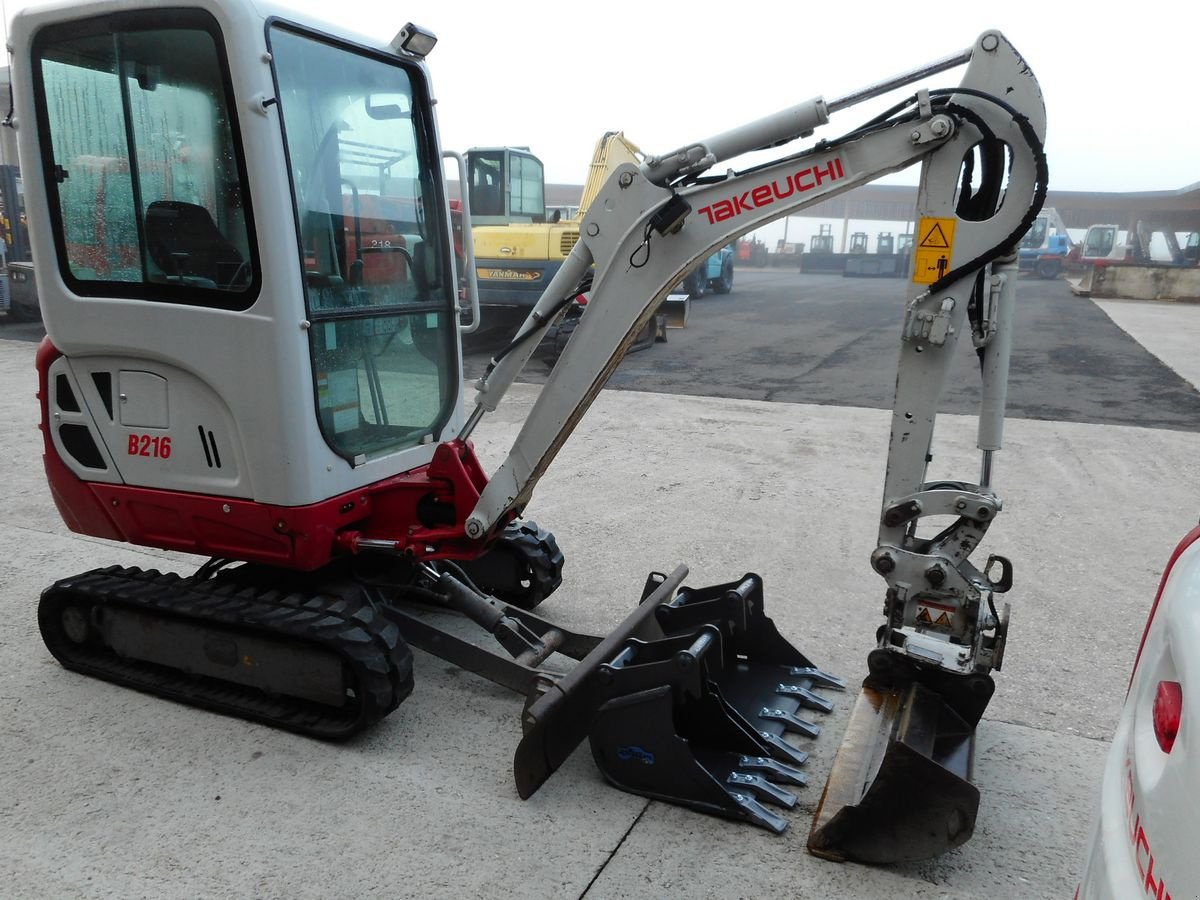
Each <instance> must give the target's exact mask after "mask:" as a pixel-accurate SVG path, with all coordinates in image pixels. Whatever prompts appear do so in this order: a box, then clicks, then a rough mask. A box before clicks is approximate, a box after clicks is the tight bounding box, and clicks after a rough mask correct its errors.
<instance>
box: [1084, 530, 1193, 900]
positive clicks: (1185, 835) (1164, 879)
mask: <svg viewBox="0 0 1200 900" xmlns="http://www.w3.org/2000/svg"><path fill="white" fill-rule="evenodd" d="M1076 897H1077V898H1078V900H1137V898H1154V900H1172V898H1173V900H1193V898H1197V897H1200V527H1197V528H1195V529H1193V530H1192V532H1191V533H1190V534H1188V536H1187V537H1185V538H1184V539H1183V540H1182V541H1181V542H1180V543H1179V546H1178V547H1177V548H1176V549H1175V552H1174V553H1173V554H1172V555H1171V559H1170V561H1169V562H1168V563H1167V570H1166V572H1164V573H1163V577H1162V581H1161V582H1160V583H1159V588H1158V596H1157V597H1156V598H1155V600H1154V605H1153V606H1152V607H1151V609H1150V617H1149V619H1148V620H1147V622H1146V630H1145V633H1144V634H1143V635H1142V643H1141V646H1140V647H1139V648H1138V655H1137V658H1136V660H1135V661H1134V664H1133V677H1132V679H1131V681H1130V685H1129V693H1128V695H1127V696H1126V699H1125V708H1124V710H1123V711H1122V713H1121V719H1120V722H1119V723H1118V725H1117V730H1116V734H1115V735H1114V736H1113V742H1112V749H1111V750H1110V751H1109V754H1108V761H1107V762H1106V763H1105V767H1104V776H1103V779H1102V782H1101V796H1100V809H1099V814H1098V819H1097V823H1096V827H1095V830H1094V832H1093V834H1092V840H1091V844H1090V847H1089V849H1088V855H1087V860H1086V863H1085V866H1084V871H1083V880H1082V883H1081V884H1080V886H1079V890H1078V891H1077V892H1076Z"/></svg>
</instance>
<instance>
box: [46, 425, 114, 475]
mask: <svg viewBox="0 0 1200 900" xmlns="http://www.w3.org/2000/svg"><path fill="white" fill-rule="evenodd" d="M58 436H59V439H60V440H62V445H63V449H64V450H66V451H67V453H69V454H70V455H71V458H72V459H74V460H75V461H76V462H77V463H79V464H80V465H81V466H83V467H85V468H88V469H101V470H106V469H108V466H107V465H105V463H104V457H103V456H102V455H101V453H100V448H99V447H97V446H96V441H95V439H94V438H93V437H92V433H91V432H90V431H88V427H87V426H86V425H73V424H63V425H59V426H58Z"/></svg>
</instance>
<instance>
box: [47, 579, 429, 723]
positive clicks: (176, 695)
mask: <svg viewBox="0 0 1200 900" xmlns="http://www.w3.org/2000/svg"><path fill="white" fill-rule="evenodd" d="M337 587H338V589H339V591H340V594H341V595H340V596H338V595H335V594H333V593H331V592H330V591H326V590H323V591H321V592H320V593H315V592H299V591H291V592H287V591H281V590H272V589H264V588H263V587H261V586H254V585H253V584H250V585H247V584H243V583H240V582H239V581H238V579H237V572H236V570H235V571H233V572H230V573H222V575H221V576H220V577H218V578H216V579H212V580H205V581H202V580H196V579H194V578H182V577H180V576H179V575H176V574H171V573H160V572H157V571H154V570H142V569H138V568H123V567H121V566H111V567H109V568H106V569H94V570H92V571H90V572H85V573H83V574H81V575H76V576H73V577H71V578H65V579H62V580H61V581H58V582H56V583H55V584H54V585H52V586H51V587H49V588H47V589H46V590H45V591H43V592H42V598H41V603H40V605H39V607H38V625H39V627H40V628H41V631H42V638H43V640H45V642H46V646H47V647H48V648H49V649H50V652H51V653H53V654H54V656H55V657H56V658H57V659H58V661H59V662H60V663H62V665H63V666H64V667H66V668H68V669H71V670H73V671H76V672H81V673H83V674H86V675H91V676H94V677H96V678H101V679H103V680H105V681H110V682H113V683H115V684H119V685H123V686H126V687H131V688H135V689H137V690H140V691H145V692H147V693H151V694H155V695H157V696H160V697H166V698H168V699H171V700H176V701H178V702H181V703H187V704H190V705H193V706H200V707H204V708H206V709H211V710H214V711H216V712H221V713H225V714H227V715H234V716H239V717H241V718H245V719H251V720H253V721H258V722H264V723H266V724H269V725H273V726H275V727H277V728H283V729H286V730H288V731H294V732H296V733H298V734H303V735H308V736H310V737H316V738H321V739H325V740H344V739H346V738H349V737H350V736H352V735H354V734H356V733H358V732H360V731H362V730H363V729H365V728H367V727H369V726H370V725H372V724H373V723H375V722H377V721H379V720H380V719H382V718H383V717H384V716H386V715H387V714H388V713H390V712H391V711H392V710H393V709H395V708H396V707H397V706H399V705H400V702H401V701H402V700H404V698H405V697H407V696H408V695H409V694H410V693H411V692H412V686H413V676H412V651H411V650H410V649H409V647H408V645H407V644H406V643H405V642H404V640H403V638H402V637H401V635H400V630H399V628H397V627H396V625H395V623H393V622H391V621H389V620H388V619H387V618H386V617H385V616H384V615H382V614H381V613H380V612H378V611H377V610H376V609H375V608H374V607H373V606H372V605H371V604H370V603H369V602H368V601H367V599H366V598H365V596H363V593H362V591H361V589H360V588H358V587H356V586H355V585H353V584H342V585H338V586H337ZM70 603H76V604H83V605H86V606H89V607H95V606H102V607H103V606H108V607H116V606H120V607H124V608H127V609H131V610H137V611H141V612H143V613H146V614H150V615H156V616H162V617H164V618H170V619H174V620H176V621H183V622H187V621H189V620H191V621H193V622H197V623H199V624H201V625H213V626H219V627H221V628H225V629H229V630H232V631H234V632H239V631H240V632H242V633H247V634H255V635H257V636H260V637H264V636H265V637H279V638H283V639H286V640H289V641H301V642H304V643H308V644H312V645H315V646H316V647H318V648H320V649H322V650H325V651H328V652H332V653H334V654H335V655H337V656H339V657H340V658H341V659H342V660H343V662H344V663H345V665H346V666H348V668H349V670H350V672H351V674H352V676H353V682H352V684H353V686H354V691H355V696H356V698H357V702H352V703H349V704H348V705H347V706H346V707H345V708H344V709H336V708H334V707H329V706H324V705H322V704H317V703H313V702H311V701H308V700H302V699H298V698H291V697H287V696H283V695H278V694H274V695H268V694H267V693H265V692H263V691H260V690H256V689H254V688H250V687H245V686H243V685H239V684H235V683H231V682H225V681H221V680H219V679H217V678H213V677H207V676H194V675H189V674H187V673H186V672H183V671H180V670H173V669H170V668H167V667H165V666H161V665H155V664H153V663H145V662H141V663H139V662H136V661H128V660H124V659H122V658H120V657H119V656H117V654H116V653H115V652H113V651H112V650H109V649H108V648H105V647H102V646H99V645H94V644H92V643H90V642H89V643H87V644H84V645H80V644H76V643H74V642H73V641H71V640H70V639H69V638H67V637H66V635H65V634H64V633H63V630H62V625H61V622H62V615H61V611H62V609H63V608H64V607H65V606H67V605H68V604H70Z"/></svg>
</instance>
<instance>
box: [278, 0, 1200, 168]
mask: <svg viewBox="0 0 1200 900" xmlns="http://www.w3.org/2000/svg"><path fill="white" fill-rule="evenodd" d="M295 3H296V5H297V6H299V5H301V4H303V5H304V6H305V7H307V8H308V9H310V10H314V11H318V12H319V11H320V10H321V8H322V7H324V8H325V9H326V10H328V9H329V3H330V0H295ZM976 6H978V7H979V9H978V10H977V9H976ZM985 7H986V9H985ZM336 8H337V10H338V11H339V14H340V15H342V16H344V17H345V21H348V22H353V23H354V25H355V27H356V28H358V29H360V30H371V31H375V32H379V33H382V34H383V35H384V37H385V38H390V37H391V35H392V34H393V33H394V32H395V31H396V30H398V28H399V27H400V26H401V25H403V24H404V22H405V21H407V20H412V21H414V22H416V23H418V24H420V25H423V26H425V27H427V28H429V29H431V30H432V31H433V32H434V33H435V34H437V36H438V38H439V43H438V46H437V47H436V48H435V50H434V52H433V53H432V54H431V55H430V57H429V65H430V68H431V71H432V76H433V78H434V87H435V90H436V93H437V96H438V98H439V100H440V104H439V107H438V108H439V118H440V123H441V129H442V139H443V143H444V144H445V145H446V146H447V147H451V148H454V149H459V150H463V149H466V148H467V147H469V146H481V145H496V144H514V145H526V146H528V147H529V148H530V149H531V150H533V152H534V153H536V154H537V155H538V156H539V157H541V159H542V160H543V162H544V163H545V165H546V176H547V180H548V181H551V182H567V183H581V182H582V181H583V179H584V176H585V174H586V167H587V163H588V161H589V160H590V159H591V154H592V148H593V146H594V144H595V142H596V140H597V138H599V137H600V136H601V135H602V134H603V133H604V132H605V131H610V130H620V131H624V132H625V135H626V137H628V138H629V139H631V140H632V141H633V142H634V143H636V144H637V145H638V146H640V147H641V148H642V149H643V150H644V151H647V152H650V153H663V152H666V151H668V150H671V149H674V148H675V147H678V146H680V145H682V144H685V143H687V142H689V141H693V140H697V139H700V138H704V137H708V136H710V135H712V134H715V133H718V132H720V131H724V130H727V129H728V128H731V127H734V126H736V125H738V124H741V123H743V122H747V121H750V120H752V119H755V118H758V117H759V116H762V115H766V114H768V113H771V112H774V111H776V110H778V109H783V108H786V107H788V106H791V105H793V104H795V103H797V102H798V101H801V100H805V99H808V98H809V97H812V96H815V95H822V96H824V97H826V98H828V99H832V98H835V97H839V96H843V95H845V94H847V93H850V92H851V91H853V90H854V89H856V88H859V87H862V86H863V85H866V84H871V83H874V82H877V81H879V80H881V79H883V78H886V77H888V76H890V75H893V74H897V73H900V72H903V71H907V70H910V69H913V68H916V67H918V66H920V65H921V64H923V63H926V62H930V61H933V60H935V59H939V58H942V57H944V56H947V55H949V54H951V53H954V52H956V51H958V50H961V49H964V48H966V47H968V46H970V45H971V44H972V42H973V41H974V39H975V38H976V37H977V36H978V35H979V34H980V33H981V32H983V31H985V30H987V29H990V28H998V29H1000V30H1001V31H1003V32H1004V33H1005V34H1006V35H1007V36H1008V38H1009V39H1010V40H1011V41H1012V42H1013V44H1014V45H1015V46H1016V47H1017V49H1018V50H1019V51H1020V52H1021V53H1022V55H1023V56H1024V57H1025V59H1026V60H1027V61H1028V62H1029V63H1030V65H1031V66H1032V68H1033V70H1034V72H1035V74H1036V75H1037V77H1038V80H1039V81H1040V83H1041V85H1042V90H1043V92H1044V94H1045V98H1046V107H1047V120H1048V134H1047V151H1048V156H1049V161H1050V186H1051V187H1052V188H1057V189H1060V190H1112V191H1133V190H1174V189H1177V188H1181V187H1184V186H1186V185H1189V184H1193V183H1195V182H1198V181H1200V113H1198V112H1197V107H1196V94H1195V85H1196V66H1197V58H1198V56H1200V54H1198V52H1197V49H1196V37H1197V35H1198V34H1200V7H1197V5H1196V4H1195V3H1194V2H1190V0H1166V2H1156V3H1146V4H1144V5H1139V4H1130V3H1122V4H1112V5H1110V4H1108V3H1105V2H1101V0H1092V2H1090V3H1089V2H1084V0H1068V2H1062V0H1060V2H1053V0H1038V2H1030V0H1019V2H1010V3H1007V4H1005V3H989V4H986V5H985V4H974V3H970V2H967V3H943V2H930V0H924V2H917V3H913V2H900V0H892V2H887V3H877V2H854V0H849V2H846V0H842V2H829V0H827V2H809V3H797V2H791V3H765V2H758V3H755V2H743V3H737V2H734V3H725V4H720V5H710V4H702V3H691V4H688V3H682V2H678V0H676V2H671V3H661V2H659V3H656V2H626V0H612V2H609V3H602V4H586V3H573V2H570V0H558V2H553V3H551V2H541V0H538V2H521V0H517V2H510V3H495V2H493V3H473V2H459V3H447V2H444V0H441V2H435V0H410V2H404V0H399V2H392V0H389V2H386V3H383V2H373V0H344V2H341V3H338V4H337V5H336ZM961 71H962V70H961V69H959V70H955V71H952V72H946V73H944V74H942V75H941V76H939V77H938V79H937V82H938V84H937V85H936V86H941V87H946V86H953V85H954V84H956V83H957V82H958V79H959V78H960V77H961ZM899 96H900V95H897V98H896V99H899ZM864 118H865V115H860V113H859V112H858V111H857V110H854V109H850V110H846V111H844V112H841V113H838V114H836V115H835V116H833V117H832V120H831V122H830V124H829V125H828V126H827V127H826V128H825V129H824V131H827V132H828V135H827V136H829V137H833V136H836V135H837V134H840V133H841V132H842V131H845V130H849V128H851V127H853V126H854V125H856V124H858V123H859V122H860V121H862V120H863V119H864ZM820 134H821V133H820V132H818V136H820ZM906 175H907V177H906ZM891 180H892V181H900V182H902V183H911V184H915V183H916V174H915V169H914V170H912V171H911V172H909V173H906V174H901V175H897V176H892V179H891Z"/></svg>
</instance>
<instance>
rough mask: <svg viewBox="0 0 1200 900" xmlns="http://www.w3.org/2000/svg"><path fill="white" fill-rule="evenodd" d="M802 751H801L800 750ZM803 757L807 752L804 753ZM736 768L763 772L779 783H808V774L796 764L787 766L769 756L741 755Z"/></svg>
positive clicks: (801, 784) (806, 756)
mask: <svg viewBox="0 0 1200 900" xmlns="http://www.w3.org/2000/svg"><path fill="white" fill-rule="evenodd" d="M800 752H801V753H803V751H800ZM804 757H805V759H807V758H808V754H807V753H805V754H804ZM738 768H739V769H743V770H749V771H752V772H765V773H767V776H768V777H769V778H770V779H771V780H772V781H776V782H779V783H781V784H796V785H800V786H801V787H803V786H804V785H806V784H808V775H807V773H805V772H802V771H800V769H798V768H797V767H796V766H788V765H784V764H783V763H781V762H779V761H778V760H774V759H771V757H769V756H743V757H742V758H741V759H739V760H738Z"/></svg>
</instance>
